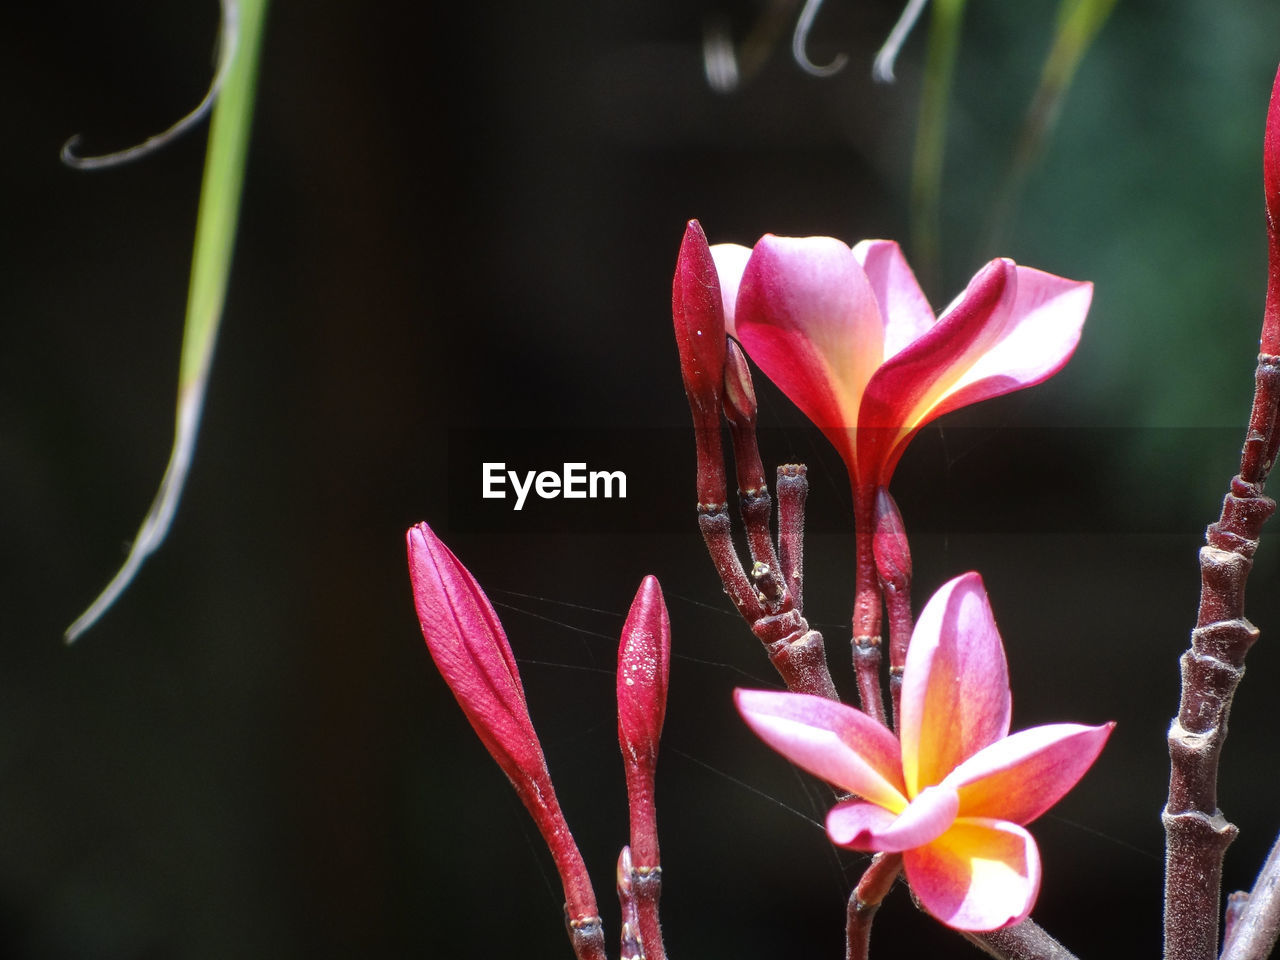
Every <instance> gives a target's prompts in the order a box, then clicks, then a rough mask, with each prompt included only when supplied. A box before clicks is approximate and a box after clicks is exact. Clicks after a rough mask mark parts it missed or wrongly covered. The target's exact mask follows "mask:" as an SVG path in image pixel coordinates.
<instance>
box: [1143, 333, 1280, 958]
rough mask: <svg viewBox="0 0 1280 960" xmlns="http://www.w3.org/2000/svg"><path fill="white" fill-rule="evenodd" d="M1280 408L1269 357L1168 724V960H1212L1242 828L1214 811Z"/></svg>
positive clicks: (1207, 564) (1279, 372) (1250, 631)
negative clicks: (1226, 863)
mask: <svg viewBox="0 0 1280 960" xmlns="http://www.w3.org/2000/svg"><path fill="white" fill-rule="evenodd" d="M1278 403H1280V357H1278V356H1275V355H1272V354H1267V353H1264V354H1261V355H1260V356H1259V357H1258V367H1257V371H1256V374H1255V388H1254V396H1253V409H1252V412H1251V415H1250V418H1249V431H1248V435H1247V437H1246V439H1245V444H1244V449H1243V451H1242V453H1241V458H1240V473H1239V474H1238V475H1237V476H1235V477H1233V478H1232V480H1231V484H1230V489H1229V490H1228V492H1227V495H1226V497H1225V499H1224V500H1223V502H1222V513H1221V516H1220V517H1219V519H1218V521H1217V522H1216V523H1213V524H1210V526H1209V529H1208V530H1207V532H1206V535H1205V541H1206V544H1205V546H1204V547H1202V548H1201V549H1200V609H1199V612H1198V614H1197V616H1196V626H1195V629H1194V630H1192V631H1191V649H1190V650H1188V651H1187V652H1186V653H1185V654H1183V656H1182V698H1181V703H1180V704H1179V707H1178V715H1177V717H1175V718H1174V720H1173V724H1172V725H1171V726H1170V728H1169V759H1170V772H1169V801H1168V803H1167V804H1166V806H1165V809H1164V813H1163V816H1162V818H1161V819H1162V820H1163V821H1164V828H1165V851H1166V857H1165V920H1164V936H1165V954H1164V955H1165V957H1166V960H1214V958H1215V957H1216V956H1217V953H1218V918H1219V905H1220V896H1221V887H1222V858H1223V855H1224V854H1225V853H1226V849H1227V846H1228V845H1229V844H1230V843H1231V841H1232V840H1233V839H1235V835H1236V832H1237V830H1236V827H1235V825H1234V824H1231V823H1229V822H1228V821H1227V819H1226V818H1225V817H1224V816H1223V814H1222V811H1221V810H1219V809H1218V761H1219V759H1220V757H1221V754H1222V745H1223V742H1224V741H1225V739H1226V731H1227V717H1228V714H1229V713H1230V709H1231V698H1232V696H1233V695H1234V694H1235V689H1236V686H1237V685H1238V684H1239V682H1240V678H1241V677H1242V676H1243V675H1244V658H1245V654H1246V653H1248V651H1249V648H1250V647H1251V646H1252V645H1253V643H1254V641H1256V640H1257V638H1258V629H1257V628H1256V627H1255V626H1254V625H1253V624H1251V623H1250V622H1249V621H1248V620H1247V619H1245V616H1244V591H1245V583H1246V581H1247V580H1248V577H1249V570H1250V568H1251V567H1252V566H1253V554H1254V551H1255V550H1256V549H1257V547H1258V537H1259V535H1260V533H1261V530H1262V524H1263V523H1264V522H1265V521H1266V519H1267V518H1268V517H1269V516H1271V514H1272V512H1273V511H1274V510H1275V506H1276V505H1275V501H1274V500H1272V499H1271V498H1270V497H1267V496H1265V495H1264V494H1263V487H1264V485H1265V484H1266V480H1267V473H1268V472H1269V471H1270V469H1271V464H1272V461H1273V459H1274V457H1275V449H1276V437H1277V435H1278V426H1280V421H1278V418H1277V404H1278Z"/></svg>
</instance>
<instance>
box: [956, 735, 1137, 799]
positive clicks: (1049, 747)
mask: <svg viewBox="0 0 1280 960" xmlns="http://www.w3.org/2000/svg"><path fill="white" fill-rule="evenodd" d="M1114 726H1115V724H1114V723H1104V724H1103V725H1102V726H1100V727H1086V726H1082V725H1081V724H1078V723H1053V724H1046V725H1045V726H1042V727H1032V728H1031V729H1030V730H1021V731H1019V732H1018V733H1015V734H1013V736H1010V737H1005V738H1004V739H1003V740H997V741H996V742H995V743H993V744H991V746H989V747H986V748H984V749H982V750H979V751H978V752H977V753H975V754H974V755H973V756H972V757H970V758H969V759H968V760H966V761H965V762H964V763H962V764H960V766H958V767H956V768H955V770H953V771H952V772H951V774H950V776H948V777H947V778H946V780H944V781H943V783H944V784H945V785H947V786H951V787H954V788H955V789H956V790H957V791H959V794H960V809H961V811H962V812H963V814H964V816H967V817H999V818H1000V819H1001V820H1009V821H1011V822H1012V823H1030V822H1031V821H1032V820H1034V819H1035V818H1036V817H1038V816H1040V814H1042V813H1044V812H1045V811H1046V810H1048V809H1049V808H1050V807H1051V806H1053V805H1054V804H1055V803H1057V802H1058V801H1059V800H1060V799H1062V796H1063V795H1064V794H1065V793H1066V792H1067V791H1068V790H1070V789H1071V788H1072V787H1074V786H1075V785H1076V783H1077V782H1078V781H1079V780H1080V778H1081V777H1083V776H1084V774H1085V771H1087V770H1088V769H1089V767H1091V766H1092V765H1093V761H1094V760H1096V759H1097V758H1098V754H1099V753H1101V752H1102V748H1103V746H1104V745H1105V744H1106V742H1107V737H1108V736H1110V734H1111V730H1112V728H1113V727H1114Z"/></svg>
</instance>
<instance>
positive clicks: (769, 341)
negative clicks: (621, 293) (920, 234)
mask: <svg viewBox="0 0 1280 960" xmlns="http://www.w3.org/2000/svg"><path fill="white" fill-rule="evenodd" d="M735 324H736V327H737V332H738V338H739V339H740V340H741V341H742V345H743V346H744V347H746V348H747V353H748V354H750V356H751V359H752V360H754V361H755V362H756V363H757V364H758V365H759V367H760V369H761V370H763V371H764V373H765V375H766V376H767V377H768V378H769V379H770V380H772V381H773V382H774V383H775V384H777V385H778V387H779V388H781V390H782V392H783V393H785V394H786V395H787V396H788V397H790V398H791V400H792V402H794V403H795V404H796V406H798V407H799V408H800V409H801V410H803V411H804V413H805V414H806V415H807V416H808V417H809V419H810V420H812V421H813V422H814V423H815V424H817V426H818V427H819V429H821V430H822V432H823V433H825V434H826V435H827V438H828V439H829V440H830V441H831V442H832V443H833V444H835V447H836V449H837V450H839V451H840V455H841V456H842V457H843V458H844V459H845V462H846V463H847V464H848V465H849V468H850V470H851V471H852V470H853V469H854V445H853V442H852V432H853V428H854V427H856V425H857V422H858V406H859V403H860V401H861V398H862V392H863V390H864V388H865V387H866V384H867V381H868V380H869V379H870V378H871V375H872V373H874V371H875V369H876V367H877V366H879V365H880V361H881V360H882V358H883V356H884V324H883V321H882V320H881V317H880V308H879V306H878V305H877V302H876V296H875V292H874V291H873V290H872V289H871V284H870V283H869V282H868V280H867V276H866V274H865V273H864V272H863V270H862V267H861V265H860V264H859V263H858V261H857V260H856V259H855V258H854V255H853V251H852V250H850V249H849V247H847V246H845V244H843V243H841V242H840V241H839V240H835V239H832V238H831V237H806V238H803V239H797V238H792V237H774V236H765V237H763V238H761V240H760V242H759V243H757V244H756V246H755V249H754V250H753V251H752V253H751V259H750V260H749V261H748V263H747V267H746V271H745V273H744V274H743V277H742V286H741V288H740V289H739V290H738V302H737V309H736V316H735Z"/></svg>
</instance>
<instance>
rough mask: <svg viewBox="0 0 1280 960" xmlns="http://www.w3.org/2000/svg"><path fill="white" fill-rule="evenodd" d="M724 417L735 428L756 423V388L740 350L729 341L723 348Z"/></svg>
mask: <svg viewBox="0 0 1280 960" xmlns="http://www.w3.org/2000/svg"><path fill="white" fill-rule="evenodd" d="M724 415H725V417H727V418H728V419H729V422H730V423H733V424H735V425H737V426H750V425H754V424H755V422H756V388H755V384H753V383H752V382H751V367H749V366H748V365H747V357H746V355H745V354H744V353H743V352H742V348H741V347H740V346H738V345H737V344H736V343H734V342H733V341H732V340H730V341H729V343H728V345H727V346H726V348H725V365H724Z"/></svg>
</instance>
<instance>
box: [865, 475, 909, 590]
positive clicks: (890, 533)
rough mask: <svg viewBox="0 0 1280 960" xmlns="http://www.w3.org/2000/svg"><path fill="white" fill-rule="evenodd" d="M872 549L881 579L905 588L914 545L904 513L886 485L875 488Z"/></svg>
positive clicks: (907, 582)
mask: <svg viewBox="0 0 1280 960" xmlns="http://www.w3.org/2000/svg"><path fill="white" fill-rule="evenodd" d="M871 549H872V552H873V553H874V554H875V558H876V573H877V574H879V576H880V582H881V583H883V584H886V585H892V586H894V587H896V588H898V589H902V588H903V587H904V585H909V584H910V582H911V548H910V547H909V546H908V544H907V531H906V528H905V527H904V526H903V525H902V514H901V513H899V512H898V505H897V504H896V503H894V501H893V497H892V496H891V495H890V494H889V490H888V488H886V487H880V488H879V489H877V490H876V515H875V533H874V535H873V537H872V541H871Z"/></svg>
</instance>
